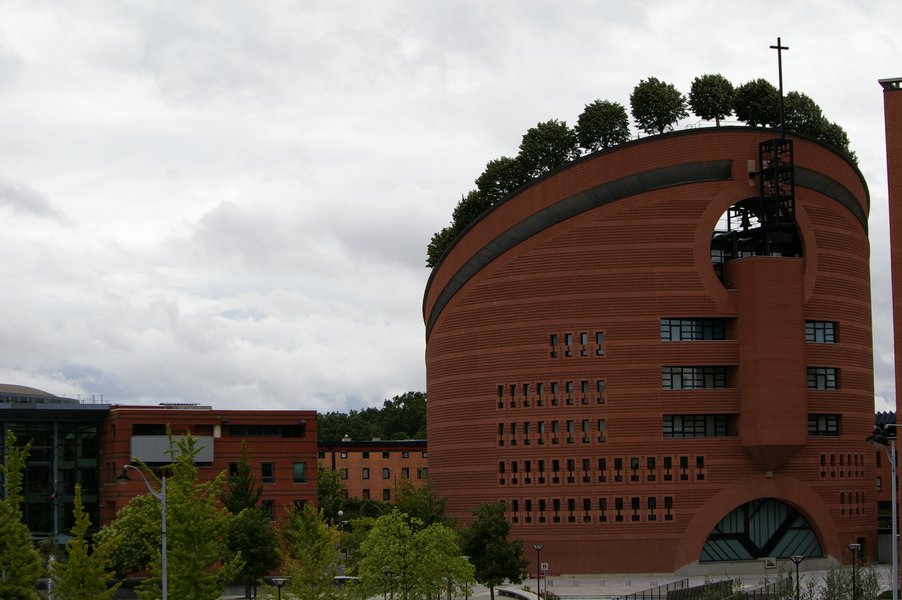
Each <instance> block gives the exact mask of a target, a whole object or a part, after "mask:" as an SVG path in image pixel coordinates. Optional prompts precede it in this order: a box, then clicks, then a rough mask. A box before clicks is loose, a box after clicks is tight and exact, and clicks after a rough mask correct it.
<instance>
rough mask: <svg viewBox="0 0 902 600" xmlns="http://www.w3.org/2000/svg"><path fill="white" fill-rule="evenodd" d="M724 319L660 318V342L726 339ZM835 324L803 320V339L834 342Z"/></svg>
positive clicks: (835, 339)
mask: <svg viewBox="0 0 902 600" xmlns="http://www.w3.org/2000/svg"><path fill="white" fill-rule="evenodd" d="M725 324H726V320H725V319H707V318H682V319H669V318H665V319H661V341H662V342H685V341H697V340H723V339H726V326H725ZM836 333H837V324H836V322H834V321H805V341H806V342H813V343H816V344H835V343H836V342H837V335H836Z"/></svg>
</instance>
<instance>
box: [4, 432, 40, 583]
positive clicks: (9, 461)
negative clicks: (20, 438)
mask: <svg viewBox="0 0 902 600" xmlns="http://www.w3.org/2000/svg"><path fill="white" fill-rule="evenodd" d="M30 452H31V442H28V443H27V444H25V445H24V446H21V447H16V436H15V434H13V432H12V431H7V432H6V463H5V464H0V474H2V476H3V488H4V491H5V494H4V497H3V499H0V571H2V572H3V573H4V577H2V578H0V598H21V599H22V600H31V599H38V598H40V595H38V591H37V582H38V577H40V576H41V557H40V555H39V554H38V551H37V550H36V549H35V547H34V544H33V543H32V541H31V532H30V531H29V530H28V527H27V526H26V525H25V523H23V522H22V471H23V469H25V461H26V460H28V454H29V453H30Z"/></svg>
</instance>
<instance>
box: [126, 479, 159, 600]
mask: <svg viewBox="0 0 902 600" xmlns="http://www.w3.org/2000/svg"><path fill="white" fill-rule="evenodd" d="M128 469H134V470H135V471H137V472H138V475H140V476H141V479H142V480H144V485H146V486H147V491H148V492H150V495H151V496H153V497H154V498H156V499H157V500H159V501H160V505H161V508H162V511H161V512H162V513H163V528H162V535H161V537H162V538H163V541H162V544H161V547H162V550H161V556H162V565H161V566H162V571H163V572H162V577H161V579H162V585H161V593H162V598H163V600H166V598H167V595H166V592H167V584H168V579H169V578H168V577H167V574H166V476H165V475H164V476H163V477H162V478H161V481H162V484H161V487H160V491H159V492H158V491H157V490H155V489H153V486H151V485H150V482H149V481H147V477H145V476H144V471H142V470H141V469H139V468H138V467H136V466H134V465H123V467H122V473H121V474H120V475H119V477H117V478H116V482H117V483H123V484H124V483H128V482H129V481H131V478H130V477H129V476H128Z"/></svg>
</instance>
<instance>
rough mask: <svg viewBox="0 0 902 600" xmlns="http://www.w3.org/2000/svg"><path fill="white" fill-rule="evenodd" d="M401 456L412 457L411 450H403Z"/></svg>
mask: <svg viewBox="0 0 902 600" xmlns="http://www.w3.org/2000/svg"><path fill="white" fill-rule="evenodd" d="M401 458H410V452H408V451H407V450H405V451H403V452H401Z"/></svg>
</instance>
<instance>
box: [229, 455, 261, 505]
mask: <svg viewBox="0 0 902 600" xmlns="http://www.w3.org/2000/svg"><path fill="white" fill-rule="evenodd" d="M262 494H263V486H261V485H258V484H257V477H256V476H255V475H254V474H253V472H252V471H251V463H250V460H249V459H248V457H247V444H246V443H244V442H242V443H241V459H240V460H239V461H238V472H237V473H235V474H234V475H229V478H228V479H227V480H226V484H225V487H224V488H223V489H222V492H221V493H220V500H222V505H223V506H225V507H226V510H228V511H229V512H230V513H232V514H233V515H237V514H238V513H240V512H241V511H242V510H244V509H245V508H255V507H256V506H257V502H259V501H260V496H261V495H262Z"/></svg>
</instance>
